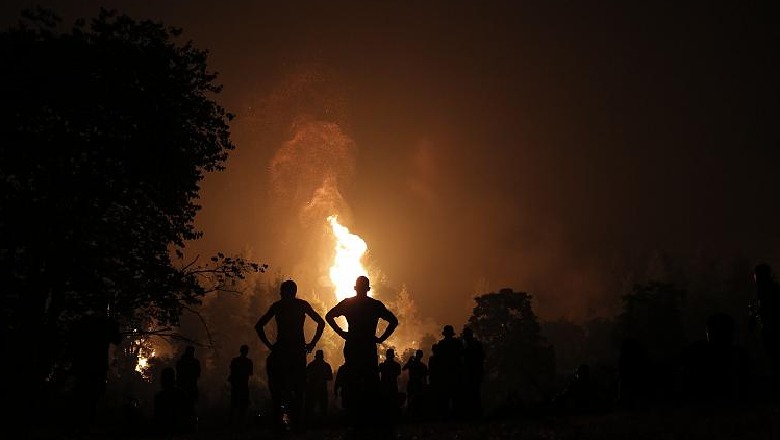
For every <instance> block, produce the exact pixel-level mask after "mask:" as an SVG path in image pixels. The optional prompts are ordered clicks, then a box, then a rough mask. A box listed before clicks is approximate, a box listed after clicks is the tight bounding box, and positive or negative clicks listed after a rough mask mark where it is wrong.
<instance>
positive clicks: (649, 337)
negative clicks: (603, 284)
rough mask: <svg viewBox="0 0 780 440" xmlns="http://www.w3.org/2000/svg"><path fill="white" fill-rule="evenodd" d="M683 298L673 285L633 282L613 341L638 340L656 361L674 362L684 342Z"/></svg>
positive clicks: (678, 289)
mask: <svg viewBox="0 0 780 440" xmlns="http://www.w3.org/2000/svg"><path fill="white" fill-rule="evenodd" d="M684 299H685V291H684V290H682V289H680V288H678V287H677V286H675V285H674V284H669V283H660V282H657V281H649V282H647V283H644V284H636V285H635V286H634V291H633V293H631V294H628V295H625V296H624V297H623V312H622V313H621V314H620V315H619V316H618V317H617V325H616V332H617V334H616V337H617V339H618V341H616V342H618V343H619V342H620V341H622V340H625V339H628V338H632V339H638V340H640V341H641V342H642V343H643V344H644V345H645V346H646V347H647V350H648V353H649V354H650V356H651V357H652V358H653V359H655V360H656V361H658V362H661V363H667V364H668V363H673V362H675V361H676V360H677V359H676V357H677V356H679V354H680V350H681V349H682V347H683V346H684V345H685V342H686V337H685V329H684V326H683V305H684V304H683V300H684Z"/></svg>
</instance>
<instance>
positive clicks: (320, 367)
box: [306, 350, 333, 422]
mask: <svg viewBox="0 0 780 440" xmlns="http://www.w3.org/2000/svg"><path fill="white" fill-rule="evenodd" d="M332 380H333V369H332V368H331V366H330V364H329V363H327V362H326V361H325V354H324V353H323V351H322V350H317V353H316V354H315V355H314V360H313V361H311V362H309V365H307V366H306V418H307V420H308V421H310V422H311V421H313V420H315V417H316V418H319V419H320V420H324V418H325V417H326V416H327V414H328V382H329V381H332Z"/></svg>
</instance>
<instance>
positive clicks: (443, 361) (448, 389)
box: [436, 325, 463, 419]
mask: <svg viewBox="0 0 780 440" xmlns="http://www.w3.org/2000/svg"><path fill="white" fill-rule="evenodd" d="M442 335H443V336H444V337H443V338H442V339H441V340H439V342H437V343H436V347H437V352H436V368H437V372H436V374H437V375H438V377H437V381H439V383H438V384H437V386H436V388H437V390H438V392H439V399H438V400H439V402H438V403H439V416H440V417H442V418H444V419H450V418H452V417H454V416H455V415H456V411H457V404H458V402H457V398H458V394H459V393H460V388H461V382H462V377H463V376H462V375H463V343H462V342H461V341H460V339H458V338H456V337H455V329H454V328H453V327H452V326H451V325H445V326H444V329H443V331H442Z"/></svg>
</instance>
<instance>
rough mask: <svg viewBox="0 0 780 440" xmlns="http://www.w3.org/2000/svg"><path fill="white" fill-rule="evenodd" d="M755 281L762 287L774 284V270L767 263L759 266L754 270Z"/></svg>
mask: <svg viewBox="0 0 780 440" xmlns="http://www.w3.org/2000/svg"><path fill="white" fill-rule="evenodd" d="M753 281H754V282H755V283H756V285H757V286H761V287H763V286H767V285H769V284H772V281H773V277H772V268H771V267H769V265H768V264H766V263H761V264H757V265H756V267H755V268H754V269H753Z"/></svg>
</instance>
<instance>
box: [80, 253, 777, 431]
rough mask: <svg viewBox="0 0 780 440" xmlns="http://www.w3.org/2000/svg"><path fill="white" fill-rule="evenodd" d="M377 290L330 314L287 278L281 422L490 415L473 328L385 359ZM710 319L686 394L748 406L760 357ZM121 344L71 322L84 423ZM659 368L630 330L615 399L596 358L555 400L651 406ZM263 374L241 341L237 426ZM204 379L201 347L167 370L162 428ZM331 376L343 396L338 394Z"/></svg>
mask: <svg viewBox="0 0 780 440" xmlns="http://www.w3.org/2000/svg"><path fill="white" fill-rule="evenodd" d="M754 285H755V288H756V295H755V298H754V299H753V301H751V304H750V323H751V324H750V327H751V331H754V332H756V334H757V335H758V336H759V339H760V341H761V343H762V344H763V345H762V346H763V349H764V350H765V354H766V359H767V360H768V364H769V369H770V371H771V381H769V382H767V383H766V384H765V386H766V387H768V388H769V393H768V394H771V395H777V393H778V391H780V386H778V383H779V381H778V373H779V370H778V368H780V287H779V286H778V283H777V282H776V280H775V278H774V275H773V274H772V271H771V268H770V267H769V266H768V265H766V264H759V265H757V266H756V267H755V270H754ZM369 290H370V284H369V280H368V278H366V277H363V276H361V277H358V278H357V280H356V283H355V292H356V295H355V296H354V297H351V298H347V299H344V300H342V301H341V302H339V303H338V304H336V305H335V306H334V307H333V308H332V309H331V310H329V311H328V312H327V313H326V315H325V317H324V319H323V317H321V316H320V315H319V314H318V313H317V312H316V311H315V310H314V309H313V308H312V307H311V305H310V304H309V303H308V302H306V301H305V300H303V299H300V298H296V292H297V286H296V285H295V283H294V282H293V281H292V280H287V281H285V282H284V283H282V285H281V289H280V296H281V298H280V299H279V300H278V301H276V302H274V303H273V304H272V305H271V306H270V307H269V309H268V311H267V312H266V313H264V314H263V315H262V316H261V317H260V319H259V320H258V321H257V324H256V325H255V331H256V333H257V335H258V337H259V338H260V340H261V341H262V342H263V343H264V344H265V345H266V346H268V348H269V349H270V353H269V355H268V357H267V359H266V363H265V367H266V369H265V370H266V374H267V379H268V382H267V383H268V389H269V391H270V395H271V400H272V404H273V410H272V411H271V416H270V419H271V420H272V422H271V423H272V426H273V427H274V428H275V429H278V430H282V431H290V430H295V429H300V428H302V427H304V426H309V427H311V426H320V425H322V424H324V423H326V422H328V421H332V420H334V419H336V418H337V417H335V415H334V414H329V410H332V408H334V407H335V408H339V409H340V410H341V411H339V414H340V415H343V418H340V419H338V420H341V421H343V422H344V423H345V425H346V426H348V427H349V429H353V430H355V431H356V432H359V431H361V430H365V429H376V428H379V429H380V430H381V432H385V433H387V432H392V431H393V429H394V428H393V427H394V426H395V424H396V423H397V422H398V421H399V420H401V419H404V420H409V421H469V420H479V419H482V418H483V416H484V409H483V404H482V386H483V381H484V377H485V361H486V352H485V348H483V345H482V343H481V342H480V341H479V340H477V338H475V336H474V332H473V331H472V329H471V328H469V327H468V326H466V327H463V329H462V331H461V333H460V335H457V334H456V332H455V329H454V327H453V326H451V325H445V326H444V327H443V330H442V333H441V339H439V340H438V342H436V343H435V344H433V346H432V349H431V353H429V354H427V353H425V352H424V351H423V350H422V349H416V350H415V351H414V352H413V354H411V355H410V356H409V357H408V359H406V360H405V361H404V360H402V361H403V364H401V362H399V359H398V358H397V356H396V353H395V350H394V349H392V348H389V349H386V350H385V352H384V359H383V360H382V361H381V362H380V357H379V355H378V347H379V346H380V344H381V343H383V342H384V341H385V340H386V339H387V338H388V337H390V336H391V335H392V334H393V332H394V331H395V328H396V327H397V325H398V319H397V318H396V317H395V315H394V314H393V313H392V312H391V311H390V310H388V309H387V308H386V307H385V305H384V304H383V303H382V302H381V301H379V300H376V299H374V298H371V297H369V296H368V291H369ZM342 316H343V317H344V318H345V319H346V322H347V324H348V326H347V328H342V327H341V326H340V325H339V324H338V323H337V322H336V319H335V318H337V317H342ZM306 317H309V318H310V319H312V320H313V321H314V322H315V323H316V325H317V329H316V332H315V334H314V336H313V337H312V339H311V340H310V341H308V342H307V341H306V340H305V336H304V330H303V328H304V322H305V320H306ZM271 320H275V323H276V333H275V334H276V338H275V340H274V341H272V340H270V338H269V337H268V336H267V335H266V333H265V330H264V327H265V326H266V325H267V324H268V323H269V322H271ZM380 320H384V321H386V322H387V326H386V327H385V330H384V331H383V333H382V334H381V335H379V336H377V335H376V332H377V329H378V323H379V321H380ZM326 323H327V324H328V325H330V327H331V328H332V329H333V331H334V332H335V333H336V334H337V335H339V336H340V337H341V338H343V339H344V347H343V353H344V363H343V364H342V365H340V366H339V367H338V368H337V369H336V371H335V373H334V369H333V368H332V366H331V365H330V364H329V363H328V362H327V360H326V359H325V354H324V352H323V350H316V351H314V349H315V347H316V346H317V343H318V341H319V339H320V338H321V336H322V334H323V331H324V327H325V324H326ZM705 324H706V325H705V326H704V327H705V331H704V332H703V334H702V337H701V339H700V340H697V341H695V342H693V343H691V344H689V345H688V346H687V347H686V348H685V350H684V351H683V353H682V356H681V357H680V361H679V362H680V365H679V371H680V372H681V374H680V382H679V387H678V390H677V396H678V398H679V401H680V402H682V403H684V404H691V405H699V404H701V405H734V404H743V403H749V402H750V400H751V398H752V397H753V388H751V387H755V383H754V382H753V381H752V376H751V368H752V367H751V359H750V355H749V354H748V350H747V349H746V348H744V347H741V346H739V345H738V344H736V343H735V331H736V326H735V320H734V318H733V316H732V315H731V314H728V313H716V314H713V315H711V316H710V317H709V318H708V319H707V321H706V323H705ZM120 342H121V335H120V332H119V328H118V326H117V325H116V322H114V321H112V320H111V319H108V318H105V317H100V316H96V315H88V316H86V317H84V319H82V320H81V321H80V322H79V323H78V324H77V325H74V326H73V328H72V333H71V344H70V347H71V352H72V355H73V367H72V372H73V373H74V376H75V388H74V392H75V396H76V399H75V400H74V402H75V403H74V407H73V408H72V410H73V414H74V418H73V422H74V424H75V425H77V427H79V428H83V427H84V426H87V425H89V423H91V419H92V418H93V417H94V414H95V407H96V405H97V403H98V402H99V400H100V398H101V396H102V395H103V393H104V392H105V386H106V381H107V367H108V363H107V347H108V346H109V345H110V344H119V343H120ZM313 351H314V353H315V355H314V359H313V360H312V361H311V362H308V363H307V354H308V353H312V352H313ZM426 355H427V358H426ZM653 365H654V364H653V362H652V361H651V359H650V356H649V354H648V352H647V348H646V344H645V342H644V341H641V340H639V339H635V338H627V339H625V340H624V341H623V342H622V345H621V346H620V353H619V360H618V365H617V372H618V378H617V379H618V389H617V392H616V395H614V396H613V397H614V398H609V399H606V400H607V401H605V399H604V398H603V393H601V392H600V391H599V390H598V387H599V386H600V385H599V384H598V383H597V382H596V381H595V380H594V379H593V377H592V371H591V366H590V365H588V364H587V363H582V364H581V365H580V366H579V367H578V368H577V369H576V371H574V372H573V374H572V376H571V378H570V379H569V381H568V383H566V385H565V386H563V387H562V389H560V390H559V392H558V393H557V394H556V395H555V397H554V398H553V399H552V401H551V402H548V403H549V404H550V408H552V410H553V411H555V412H556V413H558V414H587V413H593V412H598V411H603V410H607V409H609V408H614V407H615V406H619V407H621V408H625V409H637V408H646V407H649V406H652V405H653V403H654V396H655V395H657V389H656V387H657V384H658V382H657V381H656V380H655V378H656V376H657V374H656V371H654V366H653ZM253 375H254V364H253V361H252V360H251V358H250V357H249V346H248V345H242V346H241V347H240V348H239V354H238V356H236V357H234V358H233V359H232V360H231V362H230V374H229V376H228V377H227V382H228V383H229V385H230V412H229V414H230V415H229V418H230V421H231V423H234V424H241V423H246V422H247V421H248V420H249V419H251V415H250V414H249V409H250V401H251V400H252V399H251V396H250V394H251V393H250V387H249V383H250V378H251V377H252V376H253ZM404 375H405V376H404ZM200 376H201V365H200V361H199V360H198V359H197V358H196V356H195V347H194V346H191V345H190V346H187V347H186V348H185V350H184V352H183V354H182V356H181V357H180V358H179V359H178V360H177V361H176V362H175V365H172V366H169V367H166V368H164V369H163V370H162V372H161V374H160V376H159V383H160V389H159V391H157V393H156V394H155V396H154V410H153V419H154V426H155V429H156V430H157V431H158V432H159V433H161V434H182V433H184V434H186V433H193V432H196V431H197V430H198V414H197V411H196V404H197V402H198V399H199V391H198V381H199V378H200ZM402 378H403V379H405V381H404V380H402ZM499 380H500V379H499ZM331 383H332V390H333V400H331V397H330V392H329V388H330V385H329V384H331ZM402 383H405V384H406V387H405V388H404V389H402V388H401V387H400V385H399V384H402Z"/></svg>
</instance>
